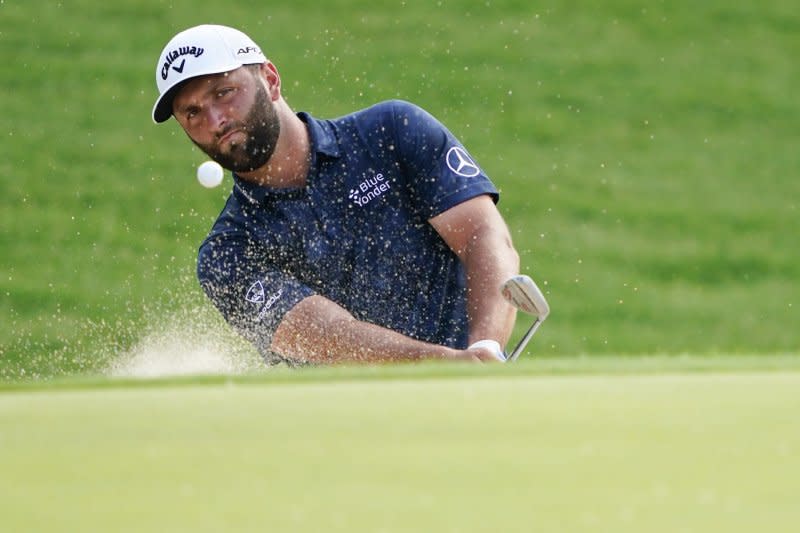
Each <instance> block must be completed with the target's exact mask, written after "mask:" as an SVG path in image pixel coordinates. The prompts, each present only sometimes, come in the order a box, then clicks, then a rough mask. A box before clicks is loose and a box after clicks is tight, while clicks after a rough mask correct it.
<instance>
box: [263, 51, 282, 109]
mask: <svg viewBox="0 0 800 533" xmlns="http://www.w3.org/2000/svg"><path fill="white" fill-rule="evenodd" d="M260 71H261V77H262V78H263V79H264V81H265V83H266V86H267V93H269V95H270V97H272V100H273V101H275V100H279V99H280V98H281V75H280V74H278V69H277V68H275V65H273V64H272V61H267V62H266V63H262V64H261V66H260Z"/></svg>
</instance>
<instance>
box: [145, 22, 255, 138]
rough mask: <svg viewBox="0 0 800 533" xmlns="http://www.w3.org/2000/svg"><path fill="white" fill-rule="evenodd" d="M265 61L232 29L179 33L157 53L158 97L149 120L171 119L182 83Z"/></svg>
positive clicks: (195, 29) (206, 27)
mask: <svg viewBox="0 0 800 533" xmlns="http://www.w3.org/2000/svg"><path fill="white" fill-rule="evenodd" d="M266 61H267V58H266V57H265V56H264V54H263V53H261V49H260V48H259V47H258V45H256V43H254V42H253V40H252V39H251V38H250V37H248V36H247V35H245V34H244V33H242V32H240V31H239V30H236V29H234V28H229V27H227V26H218V25H214V24H203V25H201V26H195V27H193V28H189V29H188V30H184V31H182V32H180V33H179V34H177V35H176V36H175V37H173V38H172V39H171V40H170V41H169V42H168V43H167V45H166V46H165V47H164V50H162V51H161V55H160V56H159V60H158V64H157V65H156V85H157V86H158V93H159V94H158V99H157V100H156V103H155V105H154V106H153V120H154V121H155V122H164V121H166V120H168V119H169V117H170V116H172V99H173V98H174V97H175V93H176V92H177V90H178V87H179V86H180V84H182V83H183V82H185V81H186V80H189V79H191V78H196V77H197V76H205V75H207V74H219V73H221V72H228V71H230V70H235V69H237V68H239V67H241V66H243V65H252V64H257V63H265V62H266Z"/></svg>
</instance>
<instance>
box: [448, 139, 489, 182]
mask: <svg viewBox="0 0 800 533" xmlns="http://www.w3.org/2000/svg"><path fill="white" fill-rule="evenodd" d="M447 166H448V167H450V170H452V171H453V172H455V173H456V174H458V175H459V176H464V177H465V178H474V177H475V176H477V175H478V174H480V173H481V169H479V168H478V165H476V164H475V161H473V160H472V158H471V157H470V156H469V154H468V153H467V151H466V150H464V149H463V148H461V147H460V146H453V147H452V148H450V150H448V151H447Z"/></svg>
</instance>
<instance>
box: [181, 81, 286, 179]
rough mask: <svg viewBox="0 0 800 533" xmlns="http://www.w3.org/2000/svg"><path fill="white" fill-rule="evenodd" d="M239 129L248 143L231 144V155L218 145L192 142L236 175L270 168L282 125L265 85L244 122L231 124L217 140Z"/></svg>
mask: <svg viewBox="0 0 800 533" xmlns="http://www.w3.org/2000/svg"><path fill="white" fill-rule="evenodd" d="M236 129H238V130H241V131H243V132H244V133H245V134H246V135H247V140H245V141H244V142H243V143H239V144H231V145H230V151H229V152H225V153H223V152H221V151H220V149H219V146H218V145H217V144H209V145H206V144H200V143H198V142H197V141H194V139H193V140H192V142H194V144H195V145H197V147H198V148H200V149H201V150H202V151H203V152H205V153H206V154H207V155H208V156H209V157H210V158H211V159H213V160H214V161H216V162H217V163H219V164H220V165H222V167H223V168H227V169H228V170H232V171H233V172H250V171H253V170H255V169H257V168H261V167H263V166H264V165H266V164H267V162H268V161H269V159H270V158H271V157H272V154H273V153H274V152H275V146H276V145H277V144H278V136H279V135H280V133H281V124H280V120H279V119H278V112H277V111H276V110H275V105H274V104H273V103H272V100H270V99H269V97H268V95H267V91H266V89H265V88H264V87H263V85H261V84H257V85H256V97H255V102H254V103H253V107H251V108H250V111H249V112H248V113H247V116H246V117H245V118H244V120H243V121H241V122H234V123H230V124H228V127H226V128H225V130H224V131H222V132H220V133H219V134H218V135H217V139H220V138H221V137H223V136H224V135H226V134H227V133H229V132H230V131H232V130H236Z"/></svg>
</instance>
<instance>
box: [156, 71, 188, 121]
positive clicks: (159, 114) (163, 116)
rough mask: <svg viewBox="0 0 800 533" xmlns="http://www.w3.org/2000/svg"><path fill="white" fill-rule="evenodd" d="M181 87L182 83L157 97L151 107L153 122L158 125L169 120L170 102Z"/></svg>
mask: <svg viewBox="0 0 800 533" xmlns="http://www.w3.org/2000/svg"><path fill="white" fill-rule="evenodd" d="M184 81H189V80H184ZM181 87H183V83H179V84H177V85H175V86H173V87H171V88H170V89H169V90H167V92H165V93H164V94H162V95H161V96H159V97H158V100H156V104H155V105H154V106H153V122H155V123H156V124H160V123H162V122H166V121H168V120H169V117H171V116H172V100H174V99H175V94H176V93H177V92H178V89H180V88H181Z"/></svg>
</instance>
